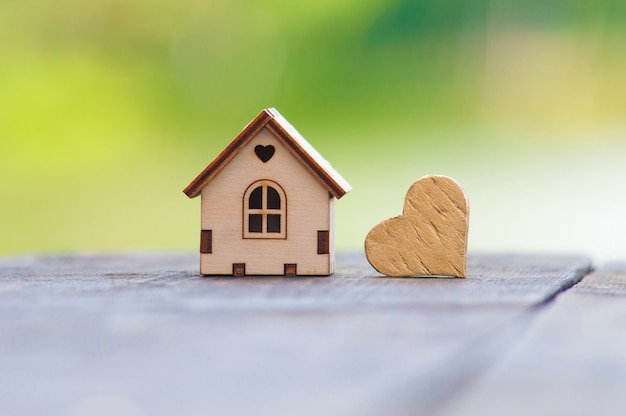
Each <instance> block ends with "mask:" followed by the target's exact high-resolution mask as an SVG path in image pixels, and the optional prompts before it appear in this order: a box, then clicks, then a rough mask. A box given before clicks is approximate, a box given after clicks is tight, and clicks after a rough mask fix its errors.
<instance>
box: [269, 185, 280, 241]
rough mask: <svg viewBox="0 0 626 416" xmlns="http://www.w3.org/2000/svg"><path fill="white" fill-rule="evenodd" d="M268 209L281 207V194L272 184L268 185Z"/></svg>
mask: <svg viewBox="0 0 626 416" xmlns="http://www.w3.org/2000/svg"><path fill="white" fill-rule="evenodd" d="M267 209H280V195H278V192H277V191H276V189H274V188H272V187H271V186H268V187H267ZM279 232H280V231H279Z"/></svg>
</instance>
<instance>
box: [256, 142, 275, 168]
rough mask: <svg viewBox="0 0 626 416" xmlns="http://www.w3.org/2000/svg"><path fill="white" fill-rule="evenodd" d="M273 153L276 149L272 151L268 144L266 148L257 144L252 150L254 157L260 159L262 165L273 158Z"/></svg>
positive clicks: (272, 148) (272, 147)
mask: <svg viewBox="0 0 626 416" xmlns="http://www.w3.org/2000/svg"><path fill="white" fill-rule="evenodd" d="M275 151H276V149H274V146H272V145H271V144H268V145H267V146H263V145H262V144H259V145H257V146H256V147H255V148H254V153H256V156H257V157H258V158H259V159H261V162H263V163H265V162H267V161H268V160H270V159H271V158H272V156H274V152H275Z"/></svg>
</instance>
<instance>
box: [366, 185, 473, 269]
mask: <svg viewBox="0 0 626 416" xmlns="http://www.w3.org/2000/svg"><path fill="white" fill-rule="evenodd" d="M468 225H469V204H468V201H467V197H466V196H465V193H464V192H463V189H461V187H460V186H459V185H458V184H457V183H456V182H455V181H454V180H453V179H451V178H448V177H447V176H435V175H431V176H424V177H422V178H420V179H419V180H417V181H416V182H415V183H413V185H411V187H410V188H409V191H408V192H407V194H406V197H405V199H404V210H403V212H402V215H400V216H398V217H394V218H389V219H388V220H385V221H383V222H381V223H380V224H378V225H376V226H375V227H374V228H372V230H371V231H370V232H369V234H367V237H366V238H365V254H366V256H367V260H368V261H369V262H370V264H371V265H372V266H373V267H374V268H375V269H376V270H378V271H379V272H380V273H382V274H384V275H387V276H393V277H402V276H455V277H465V265H466V255H467V231H468Z"/></svg>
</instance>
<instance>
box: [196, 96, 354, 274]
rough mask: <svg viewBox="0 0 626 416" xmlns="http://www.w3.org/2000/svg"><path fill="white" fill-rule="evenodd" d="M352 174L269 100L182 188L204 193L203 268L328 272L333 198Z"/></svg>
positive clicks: (210, 271)
mask: <svg viewBox="0 0 626 416" xmlns="http://www.w3.org/2000/svg"><path fill="white" fill-rule="evenodd" d="M350 189H351V187H350V184H348V182H347V181H346V180H345V179H343V178H342V177H341V175H339V173H337V171H335V170H334V169H333V168H332V166H330V164H329V163H328V162H327V161H326V160H325V159H324V158H322V156H321V155H320V154H319V153H318V152H317V151H316V150H315V149H314V148H313V147H312V146H311V145H310V144H309V143H308V142H307V141H306V139H305V138H304V137H302V135H301V134H300V133H298V131H296V129H295V128H294V127H293V126H292V125H291V124H289V122H288V121H287V120H285V118H284V117H283V116H282V115H280V113H278V111H276V109H273V108H270V109H266V110H263V111H261V113H260V114H259V115H258V116H257V117H256V118H255V119H254V120H252V121H251V122H250V123H249V124H248V125H247V126H246V127H245V128H244V129H243V131H242V132H241V133H239V135H238V136H237V137H236V138H235V139H234V140H233V141H232V142H231V143H230V144H229V145H228V146H227V147H226V148H225V149H224V150H223V151H222V152H221V153H220V154H219V155H218V156H217V158H215V160H213V161H212V162H211V163H210V164H209V165H208V166H207V167H206V168H205V169H204V170H203V171H202V172H201V173H200V174H199V175H198V176H197V177H196V178H195V179H194V180H193V181H192V182H191V183H190V184H189V185H188V186H187V188H185V190H184V192H185V194H186V195H187V196H188V197H189V198H194V197H196V196H198V195H201V232H200V273H202V274H208V275H234V276H244V275H285V276H295V275H329V274H331V273H332V272H333V267H334V230H333V228H334V224H333V207H334V199H335V198H337V199H339V198H341V197H342V196H343V195H344V194H346V193H347V192H348V191H350Z"/></svg>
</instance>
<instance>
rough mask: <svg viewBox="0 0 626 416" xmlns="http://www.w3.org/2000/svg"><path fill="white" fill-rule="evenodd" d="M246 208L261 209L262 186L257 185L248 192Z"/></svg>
mask: <svg viewBox="0 0 626 416" xmlns="http://www.w3.org/2000/svg"><path fill="white" fill-rule="evenodd" d="M248 208H251V209H261V208H263V188H262V187H260V186H259V187H257V188H256V189H255V190H254V191H252V192H251V193H250V199H249V200H248Z"/></svg>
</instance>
